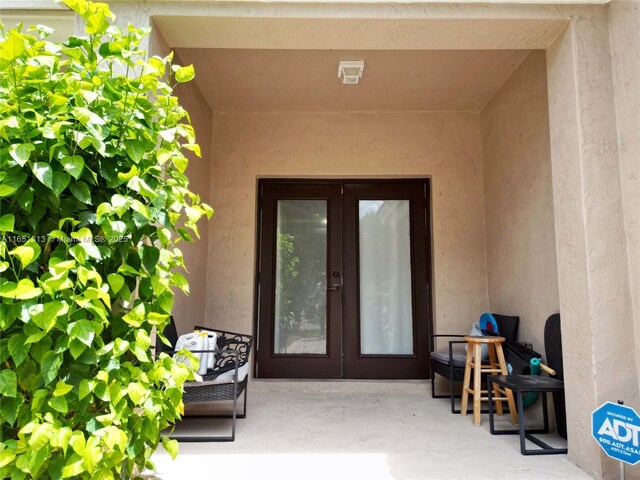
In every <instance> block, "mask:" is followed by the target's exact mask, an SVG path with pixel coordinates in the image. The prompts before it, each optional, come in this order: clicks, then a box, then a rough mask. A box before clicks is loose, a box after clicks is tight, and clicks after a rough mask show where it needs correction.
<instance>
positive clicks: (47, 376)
mask: <svg viewBox="0 0 640 480" xmlns="http://www.w3.org/2000/svg"><path fill="white" fill-rule="evenodd" d="M62 359H63V356H62V355H61V354H56V353H54V352H47V353H45V354H44V356H43V357H42V362H41V363H40V370H41V372H42V377H43V380H44V384H45V385H48V384H50V383H51V382H52V381H53V380H54V379H55V378H56V376H57V375H58V371H59V370H60V366H61V365H62Z"/></svg>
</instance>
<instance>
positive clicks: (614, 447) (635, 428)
mask: <svg viewBox="0 0 640 480" xmlns="http://www.w3.org/2000/svg"><path fill="white" fill-rule="evenodd" d="M591 435H593V438H595V439H596V441H597V442H598V443H599V444H600V447H602V450H604V453H606V454H607V455H609V456H610V457H611V458H615V459H616V460H620V461H621V462H625V463H629V464H631V465H635V464H636V463H638V462H640V417H639V416H638V414H637V413H636V412H635V410H633V408H631V407H626V406H624V405H617V404H615V403H611V402H607V403H605V404H604V405H602V406H601V407H600V408H597V409H596V410H594V411H593V413H592V414H591Z"/></svg>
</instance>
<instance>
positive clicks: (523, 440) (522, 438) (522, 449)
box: [516, 391, 527, 455]
mask: <svg viewBox="0 0 640 480" xmlns="http://www.w3.org/2000/svg"><path fill="white" fill-rule="evenodd" d="M523 395H524V392H522V391H519V392H518V393H517V394H516V396H517V397H518V424H519V430H520V453H522V455H526V451H527V446H526V437H525V434H526V432H525V428H524V404H523V401H522V396H523Z"/></svg>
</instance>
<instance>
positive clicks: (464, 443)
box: [149, 381, 591, 480]
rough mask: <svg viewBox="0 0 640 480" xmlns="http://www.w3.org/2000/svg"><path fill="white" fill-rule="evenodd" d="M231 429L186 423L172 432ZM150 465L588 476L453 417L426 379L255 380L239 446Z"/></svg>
mask: <svg viewBox="0 0 640 480" xmlns="http://www.w3.org/2000/svg"><path fill="white" fill-rule="evenodd" d="M507 418H508V416H505V417H504V420H502V419H501V423H500V425H504V426H507V425H508V423H506V420H507ZM229 425H230V423H228V422H227V421H226V420H219V419H212V420H210V419H204V420H203V419H187V420H185V421H184V422H182V423H181V424H180V425H179V427H178V428H179V429H178V430H177V431H179V432H181V433H185V432H188V433H190V434H197V433H199V432H207V433H209V432H220V433H223V430H221V429H220V427H225V426H226V427H228V426H229ZM547 440H548V439H547ZM552 440H553V441H552V442H551V443H556V442H560V443H562V439H559V437H558V438H556V439H553V438H552ZM153 461H154V462H155V464H156V475H155V476H149V478H156V479H161V480H177V479H180V480H182V479H184V478H196V479H209V478H211V479H223V478H232V479H234V480H244V479H278V480H289V479H292V480H293V479H295V480H312V479H313V480H334V479H335V480H337V479H349V480H356V479H358V480H359V479H362V480H383V479H385V480H390V479H416V480H422V479H425V480H426V479H510V480H512V479H536V480H541V479H587V478H591V477H590V476H588V475H587V474H586V473H585V472H583V471H582V470H580V469H579V468H578V467H576V466H575V465H573V464H572V463H570V462H569V461H568V460H567V459H566V455H551V456H523V455H521V454H520V450H519V441H518V437H517V436H516V435H513V436H512V435H507V436H492V435H491V434H490V433H489V422H488V417H487V416H486V415H484V416H483V423H482V425H481V426H480V427H474V426H473V424H472V420H471V416H470V415H468V416H466V417H463V416H460V415H452V414H451V413H449V405H448V401H447V400H445V399H436V400H434V399H432V398H431V397H430V395H429V389H428V384H427V383H426V382H368V381H363V382H268V381H255V382H253V383H252V384H251V385H250V391H249V407H248V416H247V418H246V419H242V420H238V429H237V435H236V441H235V442H233V443H181V444H180V455H179V456H178V458H177V459H176V460H175V461H172V460H171V458H170V457H169V456H168V454H166V452H164V451H162V450H159V451H158V452H157V453H156V454H155V455H154V457H153Z"/></svg>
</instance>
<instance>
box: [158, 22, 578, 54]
mask: <svg viewBox="0 0 640 480" xmlns="http://www.w3.org/2000/svg"><path fill="white" fill-rule="evenodd" d="M153 20H154V22H155V24H156V25H157V26H158V27H159V28H160V30H161V31H162V35H163V36H164V38H165V39H166V41H167V43H168V44H169V45H170V46H171V48H243V49H289V48H295V49H336V50H337V49H354V50H356V49H357V50H468V49H472V50H495V49H505V48H509V49H525V50H531V49H545V48H547V47H548V46H549V45H551V44H552V43H553V41H554V40H555V39H556V38H557V37H558V35H559V34H560V33H561V32H562V31H563V30H564V29H565V28H566V26H567V24H568V20H565V19H511V18H510V19H485V18H463V19H432V18H431V19H415V18H414V19H370V18H360V19H353V18H331V19H329V18H313V19H311V18H247V17H242V18H240V17H190V16H188V17H185V16H155V17H154V18H153Z"/></svg>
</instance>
